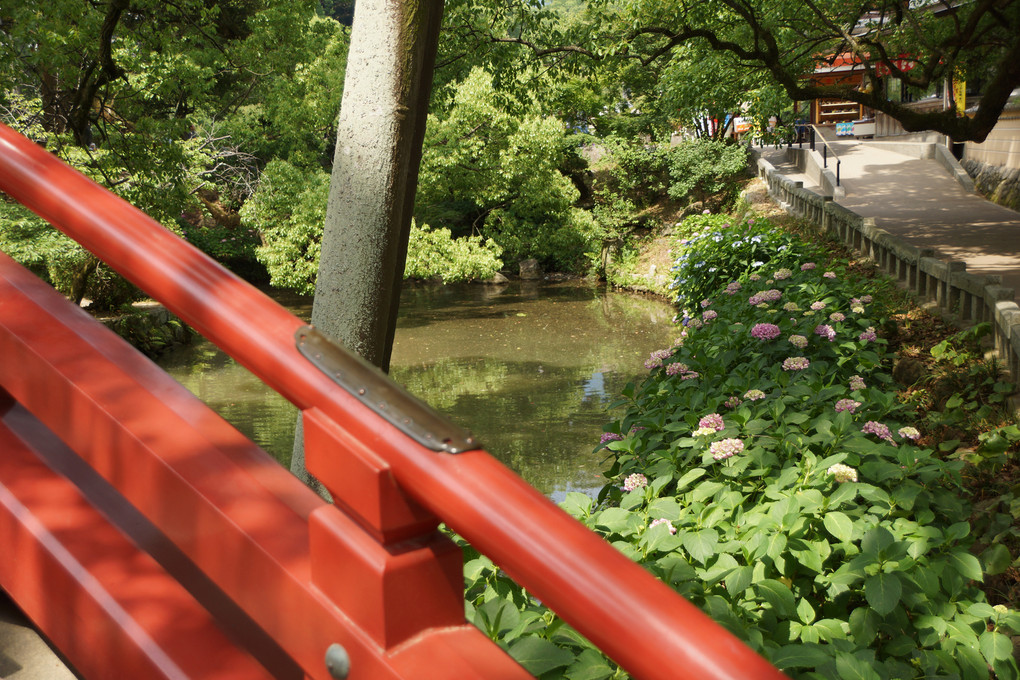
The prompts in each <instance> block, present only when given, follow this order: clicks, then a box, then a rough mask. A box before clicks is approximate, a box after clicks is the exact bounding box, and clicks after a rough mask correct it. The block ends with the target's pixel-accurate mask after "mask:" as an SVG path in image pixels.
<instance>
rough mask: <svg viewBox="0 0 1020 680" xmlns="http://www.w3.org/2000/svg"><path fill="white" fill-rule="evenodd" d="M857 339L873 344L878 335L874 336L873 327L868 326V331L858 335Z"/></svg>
mask: <svg viewBox="0 0 1020 680" xmlns="http://www.w3.org/2000/svg"><path fill="white" fill-rule="evenodd" d="M857 339H858V340H860V341H861V342H874V341H875V340H878V335H876V334H875V327H874V326H868V330H866V331H864V332H863V333H861V334H860V335H858V336H857Z"/></svg>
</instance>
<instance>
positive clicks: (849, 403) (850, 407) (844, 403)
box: [836, 399, 861, 413]
mask: <svg viewBox="0 0 1020 680" xmlns="http://www.w3.org/2000/svg"><path fill="white" fill-rule="evenodd" d="M860 405H861V402H859V401H854V400H853V399H840V400H839V401H837V402H836V413H839V412H840V411H849V412H850V413H853V412H854V411H855V410H857V407H858V406H860Z"/></svg>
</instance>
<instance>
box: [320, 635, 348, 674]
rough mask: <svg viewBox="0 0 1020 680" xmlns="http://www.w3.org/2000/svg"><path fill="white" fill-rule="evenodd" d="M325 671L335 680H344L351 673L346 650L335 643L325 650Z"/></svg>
mask: <svg viewBox="0 0 1020 680" xmlns="http://www.w3.org/2000/svg"><path fill="white" fill-rule="evenodd" d="M326 670H327V671H329V674H330V676H331V677H333V678H336V680H344V678H346V677H347V674H348V673H350V672H351V657H349V656H347V650H346V649H344V648H343V647H342V646H340V645H338V644H337V643H335V642H334V643H333V644H331V645H330V646H329V649H327V650H326Z"/></svg>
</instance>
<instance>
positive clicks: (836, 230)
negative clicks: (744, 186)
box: [757, 158, 1020, 379]
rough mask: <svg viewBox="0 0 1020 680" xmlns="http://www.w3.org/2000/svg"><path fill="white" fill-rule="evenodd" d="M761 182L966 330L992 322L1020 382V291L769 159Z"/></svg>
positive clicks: (761, 166)
mask: <svg viewBox="0 0 1020 680" xmlns="http://www.w3.org/2000/svg"><path fill="white" fill-rule="evenodd" d="M757 169H758V176H759V177H761V179H762V180H763V181H764V182H765V183H766V185H767V186H768V191H769V194H770V195H771V196H772V197H773V198H774V199H775V200H776V201H778V202H779V204H780V205H781V206H782V207H783V208H784V209H785V210H786V211H787V212H789V213H791V214H793V215H797V216H798V217H801V218H803V219H806V220H808V221H810V222H812V223H814V224H815V225H817V226H818V227H819V228H820V229H822V230H823V231H827V232H829V233H831V234H833V235H834V236H836V237H837V238H838V239H839V240H840V241H842V242H843V243H845V244H846V245H847V246H849V247H851V248H853V249H854V250H856V251H857V252H859V253H861V254H863V255H864V256H865V257H868V258H869V259H871V260H873V261H874V262H875V263H876V264H877V265H878V267H879V268H880V269H881V270H882V271H883V272H884V273H885V274H887V275H888V276H890V277H892V278H893V279H895V280H896V281H898V282H899V283H900V285H902V286H904V287H906V288H908V289H909V290H910V291H911V292H913V293H914V294H915V295H916V296H917V297H918V298H920V299H921V300H923V301H931V302H934V303H935V305H936V306H937V307H938V309H939V310H940V311H941V312H943V313H944V314H946V315H949V316H950V317H952V318H954V319H955V320H956V321H957V322H958V323H959V324H960V325H970V324H976V323H981V322H985V321H987V322H990V323H991V324H992V328H993V329H994V338H995V350H996V352H997V353H998V355H999V357H1000V359H1001V360H1002V361H1003V362H1004V363H1005V365H1006V366H1007V367H1008V369H1009V371H1010V374H1011V375H1012V376H1013V378H1014V379H1017V378H1020V307H1018V306H1017V303H1016V300H1015V298H1014V290H1013V289H1012V288H1006V287H1003V286H1002V285H1001V279H1000V277H998V276H984V275H976V274H971V273H969V272H968V271H967V263H966V262H962V261H959V260H949V261H947V260H943V259H940V258H938V257H936V254H935V251H934V250H932V249H930V248H917V247H915V246H912V245H909V244H907V243H905V242H904V241H903V240H902V239H900V238H898V237H896V236H893V235H892V234H890V233H889V232H887V231H885V230H884V229H880V228H879V227H877V226H875V220H874V219H873V218H865V217H862V216H860V215H858V214H857V213H855V212H853V211H852V210H850V209H848V208H844V207H843V206H841V205H839V204H838V203H834V202H833V200H832V197H830V196H822V195H819V194H817V193H815V192H814V191H811V190H810V189H806V188H804V183H803V182H799V181H794V180H791V179H789V178H788V177H786V176H784V175H782V174H780V173H778V172H776V169H775V167H774V166H773V165H772V164H771V163H769V162H768V161H767V160H765V159H763V158H759V159H758V161H757Z"/></svg>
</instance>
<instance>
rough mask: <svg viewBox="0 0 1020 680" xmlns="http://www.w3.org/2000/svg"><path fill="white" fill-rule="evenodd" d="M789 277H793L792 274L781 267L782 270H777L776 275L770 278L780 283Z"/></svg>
mask: <svg viewBox="0 0 1020 680" xmlns="http://www.w3.org/2000/svg"><path fill="white" fill-rule="evenodd" d="M791 276H793V272H791V271H790V270H789V269H787V268H786V267H783V268H782V269H777V270H776V273H775V274H773V275H772V278H774V279H775V280H776V281H782V280H783V279H788V278H790V277H791Z"/></svg>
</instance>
